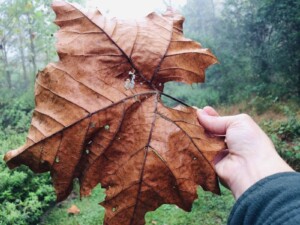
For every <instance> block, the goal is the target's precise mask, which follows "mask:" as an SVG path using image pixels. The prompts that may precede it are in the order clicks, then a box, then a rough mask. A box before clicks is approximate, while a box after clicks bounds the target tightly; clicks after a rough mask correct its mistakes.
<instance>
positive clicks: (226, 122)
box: [197, 109, 234, 135]
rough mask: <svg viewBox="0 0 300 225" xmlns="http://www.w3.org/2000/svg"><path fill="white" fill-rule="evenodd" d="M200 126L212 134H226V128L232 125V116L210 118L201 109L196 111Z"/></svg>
mask: <svg viewBox="0 0 300 225" xmlns="http://www.w3.org/2000/svg"><path fill="white" fill-rule="evenodd" d="M197 116H198V120H199V122H200V124H201V125H202V126H203V127H204V128H205V129H206V130H208V131H210V132H211V133H213V134H220V135H224V134H226V130H227V128H228V127H229V126H230V124H232V123H233V121H234V118H233V117H232V116H210V115H208V114H207V112H205V111H204V110H202V109H198V110H197Z"/></svg>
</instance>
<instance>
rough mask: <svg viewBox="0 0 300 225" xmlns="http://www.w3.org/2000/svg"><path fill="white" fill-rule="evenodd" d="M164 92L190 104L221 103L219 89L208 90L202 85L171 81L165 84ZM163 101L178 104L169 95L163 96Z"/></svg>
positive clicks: (172, 104)
mask: <svg viewBox="0 0 300 225" xmlns="http://www.w3.org/2000/svg"><path fill="white" fill-rule="evenodd" d="M164 92H165V93H166V94H169V95H171V96H172V97H174V98H177V99H179V100H181V101H183V102H184V103H186V104H188V105H190V106H197V107H204V106H206V105H211V106H217V105H218V104H219V99H220V97H219V93H218V92H217V91H213V90H210V91H206V90H205V89H204V88H202V87H201V86H200V85H191V86H189V85H186V84H181V83H175V82H169V83H167V84H166V85H165V89H164ZM163 101H164V103H165V104H166V105H168V106H171V107H173V106H176V105H178V102H177V101H174V100H172V99H170V98H168V97H165V96H163Z"/></svg>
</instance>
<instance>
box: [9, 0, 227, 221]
mask: <svg viewBox="0 0 300 225" xmlns="http://www.w3.org/2000/svg"><path fill="white" fill-rule="evenodd" d="M53 9H54V11H55V13H56V16H57V17H56V20H55V23H56V24H57V25H58V26H59V27H60V30H59V31H58V33H57V39H58V41H57V51H58V55H59V59H60V60H59V62H57V63H50V64H49V65H47V67H46V68H45V69H44V70H43V71H41V72H39V73H38V75H37V78H36V85H35V102H36V107H35V110H34V113H33V117H32V121H31V127H30V130H29V133H28V137H27V141H26V144H25V145H24V146H22V147H20V148H19V149H16V150H12V151H10V152H8V153H7V154H6V155H5V160H6V162H7V164H8V166H9V167H10V168H14V167H16V166H19V165H20V164H25V165H27V166H29V167H30V168H31V169H32V170H33V171H34V172H37V173H42V172H46V171H50V172H51V177H52V180H53V184H54V187H55V190H56V194H57V200H58V201H62V200H64V199H65V198H66V197H67V196H68V195H69V194H70V192H71V190H72V182H73V180H74V179H75V178H79V180H80V187H81V189H80V192H81V195H83V196H85V195H89V194H90V192H91V190H92V189H93V188H94V187H95V186H96V185H97V184H98V183H101V185H102V187H104V188H105V189H106V199H105V201H104V202H103V203H102V205H103V206H104V207H105V209H106V213H105V221H104V223H105V224H144V223H145V220H144V216H145V213H146V212H148V211H152V210H155V209H156V208H158V207H159V206H160V205H162V204H164V203H169V204H176V205H178V206H179V207H180V208H182V209H184V210H187V211H189V210H190V209H191V206H192V203H193V201H194V200H195V199H196V198H197V194H196V189H197V186H198V185H201V186H202V187H203V189H204V190H209V191H212V192H214V193H219V186H218V182H217V176H216V174H215V172H214V170H213V165H212V160H213V158H214V156H215V155H216V154H217V152H218V151H219V150H221V149H224V147H225V146H224V142H223V140H221V139H219V138H215V137H209V135H207V134H206V133H205V132H204V129H203V128H202V127H201V126H200V125H199V123H198V121H197V119H196V114H195V110H194V109H193V108H191V107H180V108H177V109H172V108H168V107H166V106H164V105H163V103H162V101H161V99H160V97H161V95H162V94H163V93H162V91H163V87H164V83H166V82H168V81H182V82H186V83H193V82H202V81H203V80H204V70H205V69H206V68H207V67H208V66H209V65H211V64H213V63H215V62H216V61H217V60H216V58H215V57H214V56H213V55H212V53H210V52H209V50H207V49H204V48H202V47H201V46H200V44H198V43H196V42H194V41H192V40H189V39H187V38H185V37H183V32H182V25H183V20H184V19H183V17H182V16H181V15H179V14H176V13H174V12H172V11H168V12H167V13H165V14H164V15H158V14H156V13H151V14H150V15H148V16H147V17H145V18H144V19H141V20H139V21H123V20H118V19H107V18H105V17H104V16H102V15H101V13H100V12H99V11H95V12H83V11H82V10H80V9H79V7H78V6H77V5H73V4H70V3H66V2H63V1H55V2H54V3H53Z"/></svg>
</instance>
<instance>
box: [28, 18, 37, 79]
mask: <svg viewBox="0 0 300 225" xmlns="http://www.w3.org/2000/svg"><path fill="white" fill-rule="evenodd" d="M26 16H27V22H28V24H29V25H30V28H29V29H28V35H29V39H30V59H31V63H32V69H33V73H34V74H35V73H36V68H37V67H36V52H35V45H34V38H35V36H34V33H33V31H32V20H31V19H30V17H29V14H26Z"/></svg>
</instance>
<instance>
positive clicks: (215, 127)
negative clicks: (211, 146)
mask: <svg viewBox="0 0 300 225" xmlns="http://www.w3.org/2000/svg"><path fill="white" fill-rule="evenodd" d="M197 115H198V119H199V122H200V124H201V125H202V126H203V127H204V128H205V129H206V130H208V131H209V132H210V133H212V134H215V135H225V141H226V143H227V147H228V150H225V151H224V152H221V153H220V154H219V155H217V157H216V162H215V170H216V173H217V174H218V176H219V177H220V179H221V180H222V181H223V182H224V183H225V184H226V185H227V186H228V187H229V188H230V190H231V191H232V193H233V195H234V197H235V199H238V198H239V197H240V196H241V195H242V194H243V193H244V192H245V191H246V190H247V189H248V188H249V187H250V186H252V185H253V184H254V183H256V182H257V181H259V180H261V179H263V178H265V177H267V176H270V175H272V174H275V173H279V172H288V171H294V170H293V169H292V168H291V167H290V166H289V165H288V164H287V163H286V162H285V161H284V160H283V159H282V158H281V157H280V156H279V155H278V153H277V151H276V150H275V147H274V145H273V143H272V142H271V140H270V139H269V138H268V136H267V135H266V134H265V133H264V132H263V131H262V129H261V128H260V127H259V126H258V125H257V124H256V123H255V122H254V121H253V119H252V118H251V117H250V116H248V115H246V114H240V115H236V116H222V117H221V116H219V114H218V113H217V112H216V111H215V110H214V109H213V108H212V107H209V106H206V107H204V108H203V109H198V110H197ZM220 157H221V158H220ZM218 158H219V159H218Z"/></svg>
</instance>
